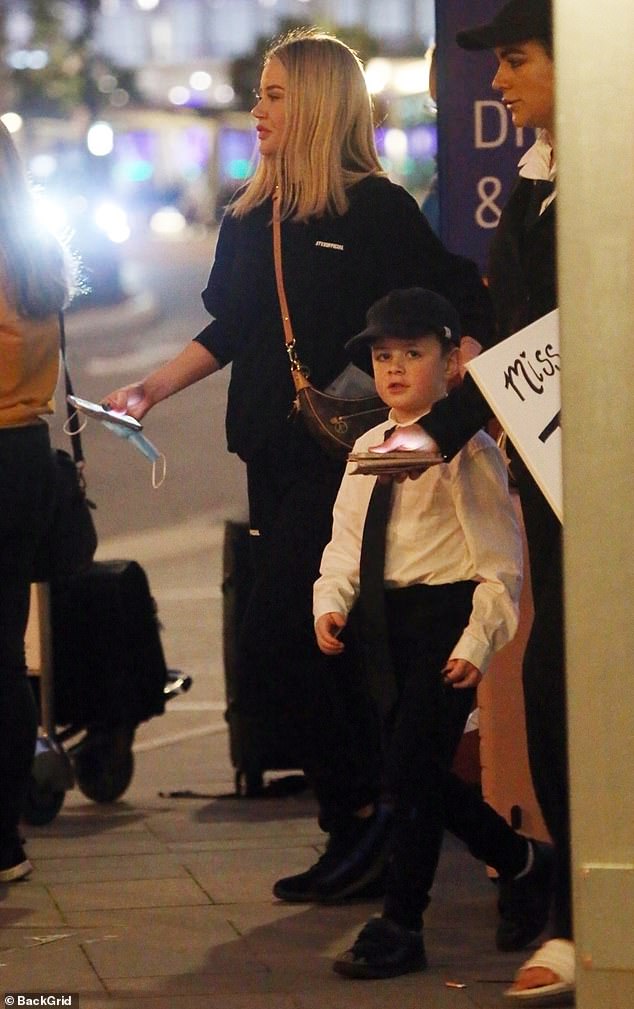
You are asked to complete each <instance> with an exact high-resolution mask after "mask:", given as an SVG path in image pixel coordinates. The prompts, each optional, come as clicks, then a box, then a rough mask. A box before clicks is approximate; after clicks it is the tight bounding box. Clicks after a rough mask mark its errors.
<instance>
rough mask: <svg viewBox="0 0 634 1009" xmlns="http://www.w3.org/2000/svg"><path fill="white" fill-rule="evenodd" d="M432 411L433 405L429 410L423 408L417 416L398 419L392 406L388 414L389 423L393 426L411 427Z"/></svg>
mask: <svg viewBox="0 0 634 1009" xmlns="http://www.w3.org/2000/svg"><path fill="white" fill-rule="evenodd" d="M430 412H431V407H430V408H429V409H428V410H423V412H422V413H419V414H417V415H416V416H415V417H411V418H410V420H396V418H395V416H394V409H393V408H391V409H390V412H389V414H388V415H387V423H388V424H390V425H391V426H392V427H411V426H412V424H417V423H418V421H419V420H420V419H421V417H426V416H427V414H428V413H430Z"/></svg>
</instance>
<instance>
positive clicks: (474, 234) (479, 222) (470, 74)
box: [436, 0, 535, 273]
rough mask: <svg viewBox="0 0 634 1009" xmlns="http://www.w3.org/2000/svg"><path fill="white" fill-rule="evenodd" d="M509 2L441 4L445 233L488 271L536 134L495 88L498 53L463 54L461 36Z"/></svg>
mask: <svg viewBox="0 0 634 1009" xmlns="http://www.w3.org/2000/svg"><path fill="white" fill-rule="evenodd" d="M503 3H504V0H436V49H437V60H438V193H439V202H440V235H441V238H442V240H443V241H444V242H445V244H446V245H447V246H448V247H449V248H450V249H451V250H452V252H459V253H461V254H462V255H465V256H469V257H470V258H471V259H474V260H475V261H476V262H477V263H478V265H479V266H480V269H481V270H482V272H483V273H486V266H487V258H488V249H489V244H490V242H491V237H492V235H493V231H494V229H495V228H496V227H497V223H498V220H499V216H500V211H501V209H502V207H503V206H504V204H505V203H506V201H507V199H508V196H509V193H510V191H511V187H512V186H513V183H514V182H515V179H516V177H517V163H518V161H519V159H520V158H521V156H522V153H523V152H524V151H525V150H526V149H527V148H528V147H530V145H531V144H532V143H533V141H534V140H535V131H534V130H521V129H516V128H515V126H513V123H512V122H511V118H510V115H509V113H508V112H507V110H506V108H505V107H504V105H503V104H502V100H501V96H500V93H499V92H497V91H494V90H493V88H492V86H491V82H492V80H493V77H494V76H495V72H496V69H497V59H496V57H495V54H494V53H493V52H492V51H485V52H466V51H465V50H464V49H460V47H459V46H458V45H457V44H456V32H458V31H461V30H462V29H464V28H473V27H475V26H476V25H480V24H486V23H487V22H489V21H490V20H491V18H492V17H493V16H494V15H495V14H496V13H497V11H498V10H499V9H500V8H501V7H502V6H503Z"/></svg>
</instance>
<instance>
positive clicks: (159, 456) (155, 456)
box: [102, 420, 167, 489]
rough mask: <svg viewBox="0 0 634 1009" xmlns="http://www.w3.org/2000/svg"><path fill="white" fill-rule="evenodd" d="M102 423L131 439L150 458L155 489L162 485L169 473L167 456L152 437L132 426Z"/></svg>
mask: <svg viewBox="0 0 634 1009" xmlns="http://www.w3.org/2000/svg"><path fill="white" fill-rule="evenodd" d="M102 424H103V426H104V427H107V428H108V430H109V431H111V432H112V434H116V435H117V437H118V438H124V439H125V440H126V441H129V442H130V444H131V445H133V446H134V448H135V449H136V450H137V452H140V453H141V455H144V456H145V458H146V459H149V460H150V462H151V463H152V486H153V487H154V488H155V489H156V488H157V487H160V486H161V484H162V483H163V481H164V480H165V475H166V473H167V462H166V459H165V456H164V455H163V453H162V452H159V450H158V449H157V447H156V445H153V444H152V442H151V441H150V439H149V438H146V437H145V435H144V434H141V432H140V431H131V430H130V428H127V427H122V426H121V425H120V424H110V423H109V422H108V421H107V420H104V421H102Z"/></svg>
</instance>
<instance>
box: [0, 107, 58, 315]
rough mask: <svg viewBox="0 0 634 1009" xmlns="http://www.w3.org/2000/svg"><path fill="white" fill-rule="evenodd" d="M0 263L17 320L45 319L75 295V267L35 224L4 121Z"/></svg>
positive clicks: (32, 202)
mask: <svg viewBox="0 0 634 1009" xmlns="http://www.w3.org/2000/svg"><path fill="white" fill-rule="evenodd" d="M0 260H1V263H2V274H3V279H4V281H5V284H6V287H7V295H8V297H9V300H10V301H11V302H12V303H14V304H15V306H16V308H17V311H18V313H19V315H21V316H22V317H24V318H30V319H45V318H46V317H47V316H49V315H53V314H54V313H56V312H58V311H60V309H62V308H64V306H65V305H66V303H67V302H68V300H69V298H70V295H71V288H72V279H71V276H72V266H71V262H70V256H69V255H67V254H66V252H65V250H64V247H63V246H62V245H61V244H60V242H59V241H58V240H57V239H56V238H55V237H54V236H53V235H52V234H51V233H50V232H49V231H47V230H46V229H45V228H44V227H43V226H42V225H41V224H39V222H38V220H37V213H36V204H35V200H34V195H33V192H32V190H31V187H30V185H29V181H28V178H27V175H26V172H25V170H24V167H23V165H22V161H21V160H20V156H19V154H18V152H17V150H16V148H15V144H14V143H13V140H12V139H11V134H10V133H9V131H8V130H7V129H6V127H5V126H4V124H3V123H2V122H0Z"/></svg>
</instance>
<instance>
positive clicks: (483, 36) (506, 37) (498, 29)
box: [456, 0, 553, 49]
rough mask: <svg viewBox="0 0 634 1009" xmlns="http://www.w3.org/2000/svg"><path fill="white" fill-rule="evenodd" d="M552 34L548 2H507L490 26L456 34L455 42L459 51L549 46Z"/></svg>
mask: <svg viewBox="0 0 634 1009" xmlns="http://www.w3.org/2000/svg"><path fill="white" fill-rule="evenodd" d="M552 34H553V28H552V3H551V0H509V3H507V4H505V5H504V7H503V8H502V10H501V11H499V12H498V13H497V14H496V15H495V17H494V18H493V20H492V21H491V22H490V23H489V24H487V25H480V26H479V27H478V28H469V29H467V30H465V31H462V32H458V34H457V35H456V42H457V43H458V45H459V46H461V47H462V49H494V48H495V47H496V46H507V45H512V44H513V43H514V42H527V41H528V40H529V39H545V40H546V41H547V42H550V41H551V40H552Z"/></svg>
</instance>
